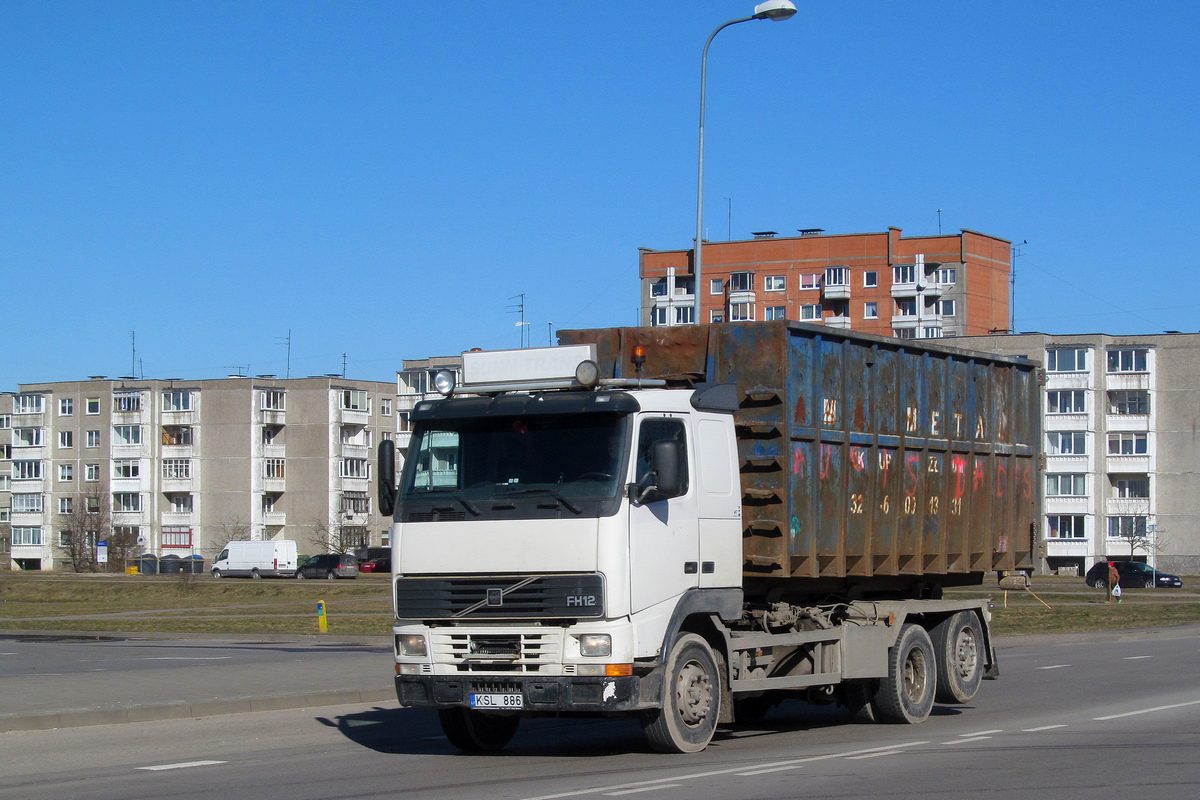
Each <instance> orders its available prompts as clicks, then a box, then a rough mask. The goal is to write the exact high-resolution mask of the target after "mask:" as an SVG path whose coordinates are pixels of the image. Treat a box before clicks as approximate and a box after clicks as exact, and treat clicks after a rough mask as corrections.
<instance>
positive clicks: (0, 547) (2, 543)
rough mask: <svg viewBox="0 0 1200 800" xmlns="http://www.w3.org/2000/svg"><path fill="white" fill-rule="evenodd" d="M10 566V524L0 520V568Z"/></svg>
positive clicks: (9, 567)
mask: <svg viewBox="0 0 1200 800" xmlns="http://www.w3.org/2000/svg"><path fill="white" fill-rule="evenodd" d="M11 568H12V525H11V524H10V523H8V522H0V570H6V569H11Z"/></svg>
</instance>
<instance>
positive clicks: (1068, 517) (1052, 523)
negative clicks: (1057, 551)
mask: <svg viewBox="0 0 1200 800" xmlns="http://www.w3.org/2000/svg"><path fill="white" fill-rule="evenodd" d="M1046 538H1047V539H1082V538H1084V530H1083V516H1082V515H1079V514H1051V515H1050V516H1048V517H1046Z"/></svg>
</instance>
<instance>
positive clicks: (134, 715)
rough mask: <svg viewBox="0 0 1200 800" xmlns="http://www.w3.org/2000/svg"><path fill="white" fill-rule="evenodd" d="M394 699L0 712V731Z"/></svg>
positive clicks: (336, 697)
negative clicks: (8, 714) (12, 714)
mask: <svg viewBox="0 0 1200 800" xmlns="http://www.w3.org/2000/svg"><path fill="white" fill-rule="evenodd" d="M395 699H396V692H395V690H394V689H391V688H388V689H367V690H354V689H348V690H342V691H337V690H335V691H329V692H316V693H309V694H300V695H281V696H278V697H246V698H239V699H236V700H212V701H207V702H198V703H168V704H163V705H155V706H134V707H132V708H115V709H103V710H92V711H57V712H53V713H50V714H28V715H25V716H19V717H3V716H0V733H9V732H13V731H45V730H53V729H55V728H82V727H86V726H89V725H119V724H121V723H126V722H155V721H160V720H169V719H186V718H188V717H215V716H222V715H225V714H245V713H250V712H254V711H282V710H284V709H290V708H306V707H309V706H312V707H318V706H334V705H344V704H350V703H378V702H381V701H387V700H392V701H394V700H395Z"/></svg>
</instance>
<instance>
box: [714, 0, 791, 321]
mask: <svg viewBox="0 0 1200 800" xmlns="http://www.w3.org/2000/svg"><path fill="white" fill-rule="evenodd" d="M795 13H796V6H795V5H793V4H792V3H791V2H790V0H767V2H765V3H759V4H758V5H756V6H755V7H754V14H753V15H751V16H749V17H742V18H741V19H731V20H729V22H726V23H723V24H721V25H718V26H717V29H716V30H714V31H713V32H712V33H711V34H710V35H709V37H708V41H706V42H705V43H704V53H703V54H702V55H701V56H700V166H699V169H698V172H699V177H698V178H697V180H696V248H695V251H694V261H695V269H694V270H693V275H694V276H695V278H694V279H695V285H694V286H693V287H692V292H693V294H694V295H695V298H696V300H695V316H696V318H695V319H694V320H693V323H694V324H696V325H699V324H700V322H701V319H700V298H701V297H702V293H701V286H700V284H701V276H700V272H701V264H702V263H703V258H702V256H701V252H700V251H701V247H702V243H703V238H704V91H705V85H706V82H707V78H708V46H709V45H711V44H712V40H713V39H714V38H716V35H717V34H718V33H720V32H721V31H723V30H725V29H726V28H728V27H729V26H730V25H737V24H739V23H742V22H749V21H750V20H754V19H769V20H775V21H777V22H782V21H783V20H785V19H790V18H791V17H792V16H793V15H795Z"/></svg>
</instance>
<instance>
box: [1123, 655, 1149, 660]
mask: <svg viewBox="0 0 1200 800" xmlns="http://www.w3.org/2000/svg"><path fill="white" fill-rule="evenodd" d="M1143 658H1154V656H1125V660H1126V661H1138V660H1139V659H1143Z"/></svg>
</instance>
